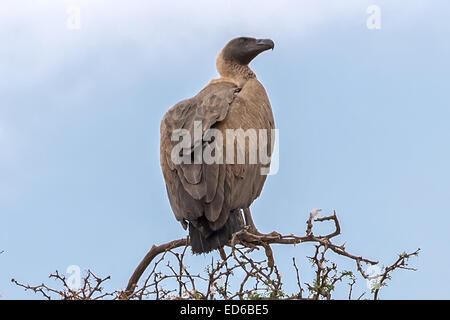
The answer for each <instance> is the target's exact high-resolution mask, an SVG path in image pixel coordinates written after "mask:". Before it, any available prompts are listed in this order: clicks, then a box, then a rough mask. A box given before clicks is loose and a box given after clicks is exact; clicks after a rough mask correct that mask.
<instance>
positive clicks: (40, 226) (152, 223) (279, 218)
mask: <svg viewBox="0 0 450 320" xmlns="http://www.w3.org/2000/svg"><path fill="white" fill-rule="evenodd" d="M372 4H376V5H379V7H380V8H381V29H380V30H368V29H367V27H366V19H367V17H368V15H367V13H366V9H367V7H368V6H369V5H372ZM69 6H78V7H79V8H80V9H81V11H80V12H81V28H80V29H79V30H69V29H67V27H66V22H67V17H68V15H67V8H68V7H69ZM273 6H274V4H273V3H272V1H249V2H246V4H242V3H241V2H238V1H225V4H223V5H219V2H214V1H189V2H181V1H180V2H177V1H169V2H168V1H160V2H159V1H149V2H148V3H146V4H143V1H137V0H134V1H99V0H90V1H87V0H86V1H59V0H58V1H57V0H53V1H50V0H49V1H25V0H20V1H2V2H1V4H0V39H1V41H2V45H1V47H0V75H1V77H0V250H5V252H4V253H3V254H2V255H0V294H1V295H2V298H6V299H12V298H36V296H35V295H33V294H32V293H27V292H24V291H23V290H22V289H20V288H17V287H15V286H14V285H12V284H11V282H10V279H11V278H12V277H14V278H16V279H18V280H21V281H24V282H30V283H33V284H39V283H41V282H42V281H46V279H47V276H48V274H50V273H51V272H53V271H54V270H56V269H59V270H61V271H64V270H65V269H66V268H67V266H69V265H73V264H75V265H79V266H80V267H81V268H82V269H88V268H89V269H91V270H93V271H94V272H96V273H98V274H101V275H111V276H112V280H111V281H110V285H109V288H114V289H120V288H123V286H124V285H125V284H126V282H127V280H128V277H129V276H130V274H131V272H132V271H133V270H134V268H135V266H136V265H137V264H138V262H139V261H140V259H141V258H142V257H143V255H144V254H145V252H146V251H147V250H148V249H149V248H150V247H151V245H152V244H154V243H161V242H165V241H168V240H171V239H174V238H179V237H182V236H184V235H185V231H184V230H183V229H182V228H181V226H180V225H179V223H177V222H176V221H175V219H174V217H173V214H172V212H171V210H170V207H169V203H168V201H167V197H166V191H165V187H164V183H163V179H162V175H161V172H160V167H159V153H158V144H159V122H160V119H161V117H162V115H163V114H164V112H165V111H166V110H167V108H168V107H170V106H171V105H173V104H175V103H176V102H178V101H179V100H181V99H185V98H188V97H190V96H193V95H194V94H196V93H197V92H198V91H199V90H200V89H201V88H202V87H203V86H204V85H205V84H206V83H207V82H208V81H209V80H210V79H211V78H213V77H216V76H217V74H216V71H215V57H216V54H217V53H218V51H219V50H220V49H221V47H222V46H223V45H224V44H225V43H226V42H227V41H228V40H230V39H231V38H233V37H235V36H240V35H246V36H254V37H264V38H271V39H273V40H274V42H275V50H274V51H270V52H266V53H264V54H263V55H261V56H259V57H258V58H257V59H256V60H255V61H254V62H253V63H252V67H253V69H254V71H255V72H256V74H257V75H258V78H259V79H260V81H261V82H262V83H263V84H264V85H265V87H266V89H267V91H268V94H269V97H270V99H271V102H272V106H273V109H274V114H275V119H276V124H277V126H278V128H279V129H280V170H279V172H278V174H276V175H274V176H270V177H269V178H268V180H267V182H266V185H265V187H264V191H263V193H262V195H261V197H260V198H259V199H258V200H256V201H255V203H254V205H253V212H254V219H255V222H256V224H257V225H258V227H259V228H260V229H261V230H262V231H272V230H275V229H276V230H278V231H279V232H282V233H292V232H293V233H298V234H303V233H304V230H305V221H306V219H307V218H308V212H309V211H310V210H311V209H313V208H322V209H324V212H325V213H330V212H332V210H333V209H335V210H337V213H338V215H339V217H340V219H341V224H342V229H343V230H342V235H341V236H340V238H339V242H344V241H346V242H347V247H348V249H349V250H350V251H352V252H355V253H357V254H362V255H365V256H366V257H368V258H373V259H379V260H380V261H381V262H384V263H392V262H393V260H394V259H395V258H396V254H397V253H400V252H402V251H404V250H407V251H411V250H415V249H416V248H417V247H420V248H422V253H421V255H420V257H419V258H417V259H414V260H413V261H412V264H413V265H414V266H416V267H417V268H418V269H419V270H418V271H417V272H407V271H399V273H397V274H394V275H393V281H392V282H391V283H390V284H389V287H388V288H386V289H385V290H384V292H383V293H382V298H390V299H393V298H449V297H450V296H449V294H448V285H449V284H450V283H449V280H448V277H447V276H446V274H445V273H446V272H447V270H448V269H449V267H450V256H448V255H447V252H448V251H449V240H448V232H449V230H450V227H449V226H450V216H449V212H450V170H449V168H448V166H449V162H450V148H449V140H450V129H449V119H450V103H449V92H450V84H449V80H448V77H449V73H450V62H449V54H450V40H449V39H450V38H449V32H450V20H449V19H448V17H449V12H450V3H448V1H444V0H442V1H438V0H435V1H419V0H408V1H406V0H403V1H400V0H397V1H392V0H389V1H377V0H371V1H365V0H360V1H356V0H355V1H353V0H349V1H331V0H329V1H325V0H322V1H317V0H314V1H313V0H311V1H295V2H294V1H279V2H277V4H276V7H273ZM276 250H277V254H276V259H277V261H279V263H280V265H281V268H282V269H283V271H282V272H283V275H285V277H286V282H288V286H289V285H292V283H294V281H293V279H294V278H293V276H294V274H293V272H292V271H293V270H292V268H291V265H290V263H291V257H292V256H296V257H297V259H299V261H300V260H301V261H303V262H302V264H301V265H300V270H301V271H302V272H303V274H304V277H305V278H307V276H308V275H309V274H311V270H310V267H309V264H307V263H306V262H305V261H304V260H302V257H304V256H306V255H307V254H311V248H310V247H307V246H305V247H304V248H303V247H296V248H293V247H292V248H291V247H289V248H285V247H283V248H278V249H276ZM208 261H209V258H208V257H207V256H206V257H203V256H200V257H197V258H196V260H194V261H193V262H192V264H193V265H202V264H204V263H206V262H208ZM338 261H341V260H338ZM343 266H347V265H346V264H345V262H344V264H343ZM364 285H365V284H364V283H362V287H361V288H360V289H361V290H363V289H364ZM292 288H295V286H293V287H292ZM341 297H343V298H345V295H342V296H341Z"/></svg>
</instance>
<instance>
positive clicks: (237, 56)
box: [221, 37, 275, 66]
mask: <svg viewBox="0 0 450 320" xmlns="http://www.w3.org/2000/svg"><path fill="white" fill-rule="evenodd" d="M274 46H275V44H274V43H273V41H272V40H270V39H255V38H248V37H239V38H235V39H233V40H231V41H230V42H228V43H227V45H226V46H225V47H224V48H223V49H222V52H221V54H222V59H224V60H225V61H229V62H232V63H233V62H234V63H237V64H240V65H244V66H245V65H248V64H249V63H250V61H252V60H253V59H254V58H255V57H256V56H257V55H258V54H260V53H261V52H263V51H266V50H269V49H273V48H274Z"/></svg>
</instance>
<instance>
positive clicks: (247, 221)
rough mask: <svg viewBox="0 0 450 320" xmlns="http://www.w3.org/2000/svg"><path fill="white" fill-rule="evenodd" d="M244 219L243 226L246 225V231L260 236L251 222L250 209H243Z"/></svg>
mask: <svg viewBox="0 0 450 320" xmlns="http://www.w3.org/2000/svg"><path fill="white" fill-rule="evenodd" d="M244 218H245V224H246V225H247V227H248V231H249V232H250V233H253V234H256V235H262V233H261V232H259V231H258V229H257V228H256V226H255V223H254V222H253V218H252V213H251V212H250V208H245V209H244Z"/></svg>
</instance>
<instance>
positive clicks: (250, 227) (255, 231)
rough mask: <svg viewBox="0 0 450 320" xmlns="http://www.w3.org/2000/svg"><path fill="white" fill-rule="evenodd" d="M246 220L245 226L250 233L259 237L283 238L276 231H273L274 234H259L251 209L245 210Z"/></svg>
mask: <svg viewBox="0 0 450 320" xmlns="http://www.w3.org/2000/svg"><path fill="white" fill-rule="evenodd" d="M244 218H245V224H246V225H247V227H248V231H249V232H250V233H253V234H255V235H257V236H273V237H279V238H281V235H280V234H279V233H278V232H276V231H273V232H271V233H269V234H264V233H261V232H259V231H258V229H257V228H256V226H255V223H254V222H253V219H252V214H251V212H250V208H245V209H244Z"/></svg>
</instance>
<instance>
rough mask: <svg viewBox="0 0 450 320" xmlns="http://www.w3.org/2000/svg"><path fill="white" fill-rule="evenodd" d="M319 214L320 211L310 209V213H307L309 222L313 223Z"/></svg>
mask: <svg viewBox="0 0 450 320" xmlns="http://www.w3.org/2000/svg"><path fill="white" fill-rule="evenodd" d="M321 212H322V209H312V210H311V212H310V213H309V217H310V218H311V221H315V220H316V219H317V217H318V216H319V214H320V213H321Z"/></svg>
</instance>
